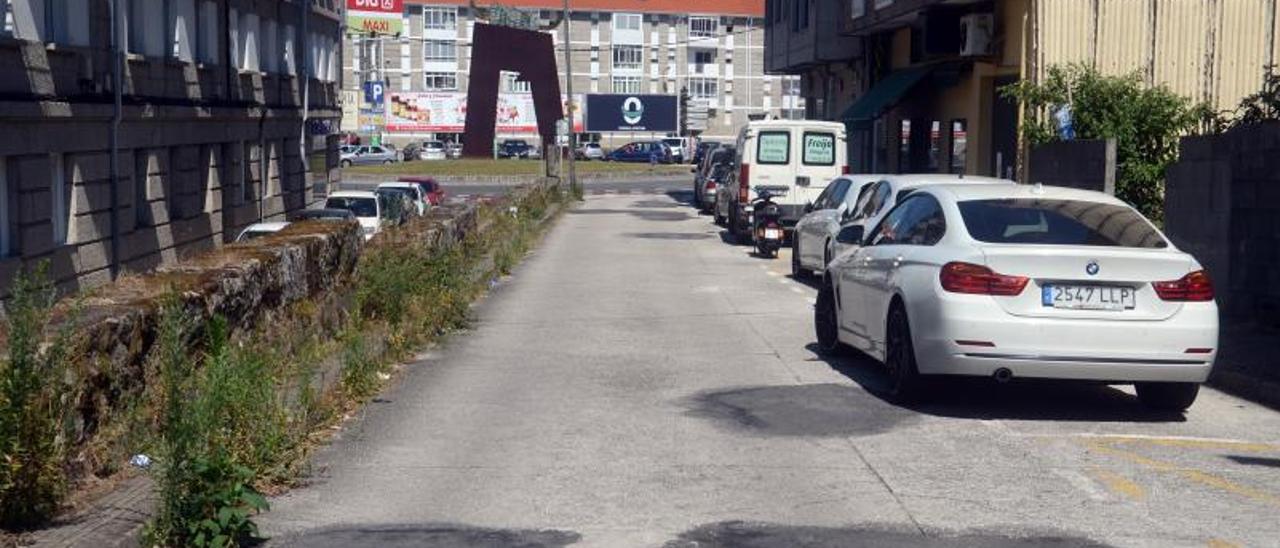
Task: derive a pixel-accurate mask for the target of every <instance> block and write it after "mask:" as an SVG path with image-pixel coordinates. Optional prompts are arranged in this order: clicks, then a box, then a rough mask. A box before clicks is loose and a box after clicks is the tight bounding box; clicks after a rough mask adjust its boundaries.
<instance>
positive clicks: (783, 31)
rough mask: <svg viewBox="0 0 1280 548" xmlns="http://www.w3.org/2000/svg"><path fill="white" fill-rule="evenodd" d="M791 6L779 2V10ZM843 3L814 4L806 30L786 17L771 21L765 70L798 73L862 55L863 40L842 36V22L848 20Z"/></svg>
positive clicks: (766, 43) (767, 34)
mask: <svg viewBox="0 0 1280 548" xmlns="http://www.w3.org/2000/svg"><path fill="white" fill-rule="evenodd" d="M784 5H788V4H786V3H783V2H776V3H775V6H778V8H777V9H782V7H781V6H784ZM844 10H845V8H844V7H843V3H842V2H814V3H813V4H812V9H811V10H810V11H809V14H808V16H809V21H808V22H807V23H806V24H805V25H804V26H803V28H799V30H796V29H797V27H798V26H797V25H795V24H794V22H793V21H792V20H791V19H790V16H792V14H790V13H788V14H785V15H784V17H783V18H781V19H780V20H776V21H775V20H773V18H769V20H768V22H767V23H766V25H765V71H766V72H769V73H772V74H798V73H801V72H804V71H805V70H807V69H808V68H810V67H813V66H817V65H822V64H826V63H831V62H840V61H847V60H849V59H853V58H856V57H861V56H862V41H861V39H859V38H856V37H850V36H841V35H840V30H841V27H840V26H839V23H838V21H841V20H842V19H843V18H844V17H845V11H844Z"/></svg>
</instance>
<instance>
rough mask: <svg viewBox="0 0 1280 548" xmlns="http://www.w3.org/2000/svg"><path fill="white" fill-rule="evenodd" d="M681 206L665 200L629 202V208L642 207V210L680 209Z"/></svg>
mask: <svg viewBox="0 0 1280 548" xmlns="http://www.w3.org/2000/svg"><path fill="white" fill-rule="evenodd" d="M681 205H682V204H679V203H676V202H669V201H667V200H640V201H638V202H631V207H643V208H661V209H671V208H677V207H680V206H681Z"/></svg>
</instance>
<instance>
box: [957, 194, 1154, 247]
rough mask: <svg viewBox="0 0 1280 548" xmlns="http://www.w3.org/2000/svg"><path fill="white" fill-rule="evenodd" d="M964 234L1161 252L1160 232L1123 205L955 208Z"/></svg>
mask: <svg viewBox="0 0 1280 548" xmlns="http://www.w3.org/2000/svg"><path fill="white" fill-rule="evenodd" d="M959 206H960V216H961V217H962V218H963V219H964V224H965V226H966V227H967V228H968V230H969V235H970V236H972V237H973V239H975V240H978V241H980V242H988V243H1000V244H1040V245H1085V246H1100V247H1140V248H1154V249H1158V248H1164V247H1168V246H1169V244H1168V243H1167V242H1165V240H1164V238H1163V237H1161V236H1160V233H1159V232H1157V231H1156V230H1155V228H1152V226H1151V224H1150V223H1148V222H1147V220H1146V219H1144V218H1143V217H1142V215H1140V214H1139V213H1138V212H1137V211H1134V210H1133V209H1132V208H1129V207H1126V206H1120V205H1115V204H1104V203H1100V202H1088V201H1081V200H1042V199H1029V198H1015V199H999V200H968V201H963V202H960V203H959Z"/></svg>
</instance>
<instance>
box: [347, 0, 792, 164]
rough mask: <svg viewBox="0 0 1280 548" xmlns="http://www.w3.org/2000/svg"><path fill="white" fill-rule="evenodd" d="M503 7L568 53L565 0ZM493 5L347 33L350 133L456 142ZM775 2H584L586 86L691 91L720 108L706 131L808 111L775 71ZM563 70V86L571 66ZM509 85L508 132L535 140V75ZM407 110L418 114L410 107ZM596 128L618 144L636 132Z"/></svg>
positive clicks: (426, 12) (573, 33)
mask: <svg viewBox="0 0 1280 548" xmlns="http://www.w3.org/2000/svg"><path fill="white" fill-rule="evenodd" d="M502 4H503V5H505V6H513V7H515V8H517V9H520V10H524V11H525V12H526V13H528V14H529V15H530V16H531V18H532V19H534V20H535V21H536V22H538V24H539V25H540V27H541V28H543V29H544V30H545V31H546V32H549V33H551V34H552V36H553V37H554V42H555V47H556V59H558V60H559V59H563V58H564V48H565V47H566V44H565V42H564V35H563V30H562V29H563V27H562V23H561V19H562V12H561V7H562V3H561V2H559V1H558V0H514V1H507V2H502ZM487 6H488V3H487V2H478V3H477V7H475V8H473V7H472V4H470V3H469V2H467V1H463V0H430V1H423V0H406V2H405V13H404V32H403V33H402V34H401V35H399V36H377V37H369V36H361V35H357V34H352V35H349V36H347V40H348V42H347V47H346V48H345V49H344V57H343V68H344V69H345V71H346V74H345V76H344V81H345V82H347V85H346V87H345V89H344V104H343V106H344V112H343V124H342V128H343V130H345V131H352V132H357V133H361V134H372V133H376V132H378V131H385V133H384V135H385V137H386V138H387V139H388V140H390V141H391V142H402V141H409V140H420V139H422V138H432V137H435V138H443V139H446V140H454V139H456V138H457V135H456V134H457V133H459V132H461V131H462V122H463V120H464V116H465V114H464V112H465V94H466V91H467V74H468V71H469V62H470V60H469V57H470V45H471V29H472V27H473V25H474V24H475V22H477V21H482V22H483V21H487V20H489V16H490V14H489V8H488V7H487ZM763 6H764V5H763V2H762V1H761V0H705V1H699V2H694V3H687V2H678V1H675V0H574V1H573V2H571V7H572V14H571V17H570V21H571V24H570V36H569V43H568V48H569V50H570V55H571V56H572V67H573V75H574V79H573V91H574V94H575V95H577V96H579V99H581V96H585V95H587V94H593V93H627V94H632V93H634V94H672V95H678V94H679V93H680V91H681V89H687V90H688V93H689V95H690V97H691V99H692V100H693V102H694V104H695V105H699V104H702V105H705V106H706V107H707V109H708V119H707V122H706V125H705V127H699V126H696V124H695V127H698V131H699V132H700V133H701V135H702V137H703V138H706V139H722V140H725V139H727V140H731V139H732V138H734V137H735V136H736V135H737V130H738V128H739V127H741V126H742V125H743V124H744V123H746V121H747V120H748V119H749V118H753V117H763V116H766V115H770V116H774V117H798V116H800V115H801V113H802V111H803V108H804V106H803V103H802V102H801V101H800V99H799V87H798V85H797V84H798V79H797V78H794V77H790V76H775V75H770V74H765V72H764V66H763V62H764V61H763V53H764V42H763V27H762V24H763V19H762V16H763ZM560 79H561V89H562V90H563V89H565V69H564V66H561V67H560ZM370 81H375V82H383V83H384V85H385V92H384V93H385V103H384V104H374V103H370V102H368V101H366V99H368V98H367V97H365V94H364V93H363V91H362V85H363V83H364V82H370ZM502 88H503V90H502V91H503V92H504V94H503V96H502V97H501V100H500V108H506V109H508V110H507V111H506V112H502V113H500V114H502V115H500V116H499V122H498V128H497V130H498V135H499V136H500V137H502V136H521V137H524V138H528V139H529V140H531V141H532V140H535V139H536V137H537V135H536V131H535V129H534V127H533V117H532V116H533V114H532V112H533V109H532V101H531V99H530V98H529V96H528V84H527V83H526V82H522V81H520V80H519V75H518V74H506V75H504V80H503V86H502ZM388 105H391V106H390V107H389V106H388ZM406 105H412V106H406ZM406 109H408V110H412V111H413V114H414V117H415V120H413V121H407V120H405V119H404V117H403V116H401V114H402V111H404V110H406ZM423 120H429V122H423ZM415 122H416V123H415ZM579 125H581V120H579ZM591 137H592V138H595V139H600V140H603V141H604V142H605V144H606V145H608V144H611V143H618V142H621V141H624V140H627V139H630V138H632V137H633V136H631V135H622V134H618V135H609V134H605V135H596V136H591Z"/></svg>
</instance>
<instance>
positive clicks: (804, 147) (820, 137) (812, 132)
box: [783, 124, 845, 206]
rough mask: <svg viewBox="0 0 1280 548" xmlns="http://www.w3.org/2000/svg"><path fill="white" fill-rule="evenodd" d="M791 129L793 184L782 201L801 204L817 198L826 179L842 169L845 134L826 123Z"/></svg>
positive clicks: (837, 174)
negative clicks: (792, 187) (793, 134)
mask: <svg viewBox="0 0 1280 548" xmlns="http://www.w3.org/2000/svg"><path fill="white" fill-rule="evenodd" d="M793 131H794V132H795V136H794V137H793V139H792V140H793V141H794V144H793V149H794V153H793V154H792V157H793V160H792V165H793V166H794V169H795V181H794V185H795V188H794V189H793V190H792V191H791V192H789V193H787V196H786V198H785V200H784V201H783V203H785V204H788V205H799V206H803V205H805V204H807V203H810V202H813V201H815V200H817V199H818V195H819V194H822V191H823V189H825V188H827V183H829V182H831V180H833V179H835V178H836V177H839V176H840V175H841V174H842V173H843V172H844V165H845V158H844V156H845V145H844V142H845V137H844V130H843V129H837V128H835V127H830V126H828V125H827V124H823V125H822V126H806V125H801V126H798V127H796V128H795V129H794V130H793Z"/></svg>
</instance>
